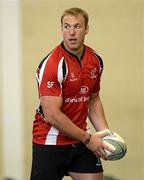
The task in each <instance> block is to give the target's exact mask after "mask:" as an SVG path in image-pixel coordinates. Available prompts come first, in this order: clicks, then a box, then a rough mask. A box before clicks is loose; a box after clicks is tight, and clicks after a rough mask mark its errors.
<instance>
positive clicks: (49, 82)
mask: <svg viewBox="0 0 144 180" xmlns="http://www.w3.org/2000/svg"><path fill="white" fill-rule="evenodd" d="M53 85H54V82H53V81H48V82H47V87H48V88H49V89H50V88H52V87H53Z"/></svg>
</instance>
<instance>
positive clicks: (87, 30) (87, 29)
mask: <svg viewBox="0 0 144 180" xmlns="http://www.w3.org/2000/svg"><path fill="white" fill-rule="evenodd" d="M88 32H89V25H87V27H86V30H85V34H88Z"/></svg>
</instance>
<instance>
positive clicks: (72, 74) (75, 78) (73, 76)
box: [70, 72, 78, 81]
mask: <svg viewBox="0 0 144 180" xmlns="http://www.w3.org/2000/svg"><path fill="white" fill-rule="evenodd" d="M70 76H71V77H70V81H77V79H78V78H77V77H76V76H75V75H74V73H73V72H71V73H70Z"/></svg>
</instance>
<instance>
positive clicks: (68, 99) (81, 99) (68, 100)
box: [64, 96, 90, 103]
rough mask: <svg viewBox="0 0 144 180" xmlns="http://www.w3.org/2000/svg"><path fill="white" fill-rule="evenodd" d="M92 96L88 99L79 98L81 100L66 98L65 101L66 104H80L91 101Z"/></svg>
mask: <svg viewBox="0 0 144 180" xmlns="http://www.w3.org/2000/svg"><path fill="white" fill-rule="evenodd" d="M89 98H90V96H87V97H85V96H84V97H83V96H81V97H79V98H66V99H65V100H64V101H65V103H80V102H87V101H89Z"/></svg>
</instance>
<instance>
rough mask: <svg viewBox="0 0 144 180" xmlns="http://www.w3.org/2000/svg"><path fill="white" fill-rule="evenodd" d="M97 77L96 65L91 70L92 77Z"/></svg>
mask: <svg viewBox="0 0 144 180" xmlns="http://www.w3.org/2000/svg"><path fill="white" fill-rule="evenodd" d="M96 77H97V70H96V68H95V67H94V68H93V69H92V70H91V78H92V79H93V78H96Z"/></svg>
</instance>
